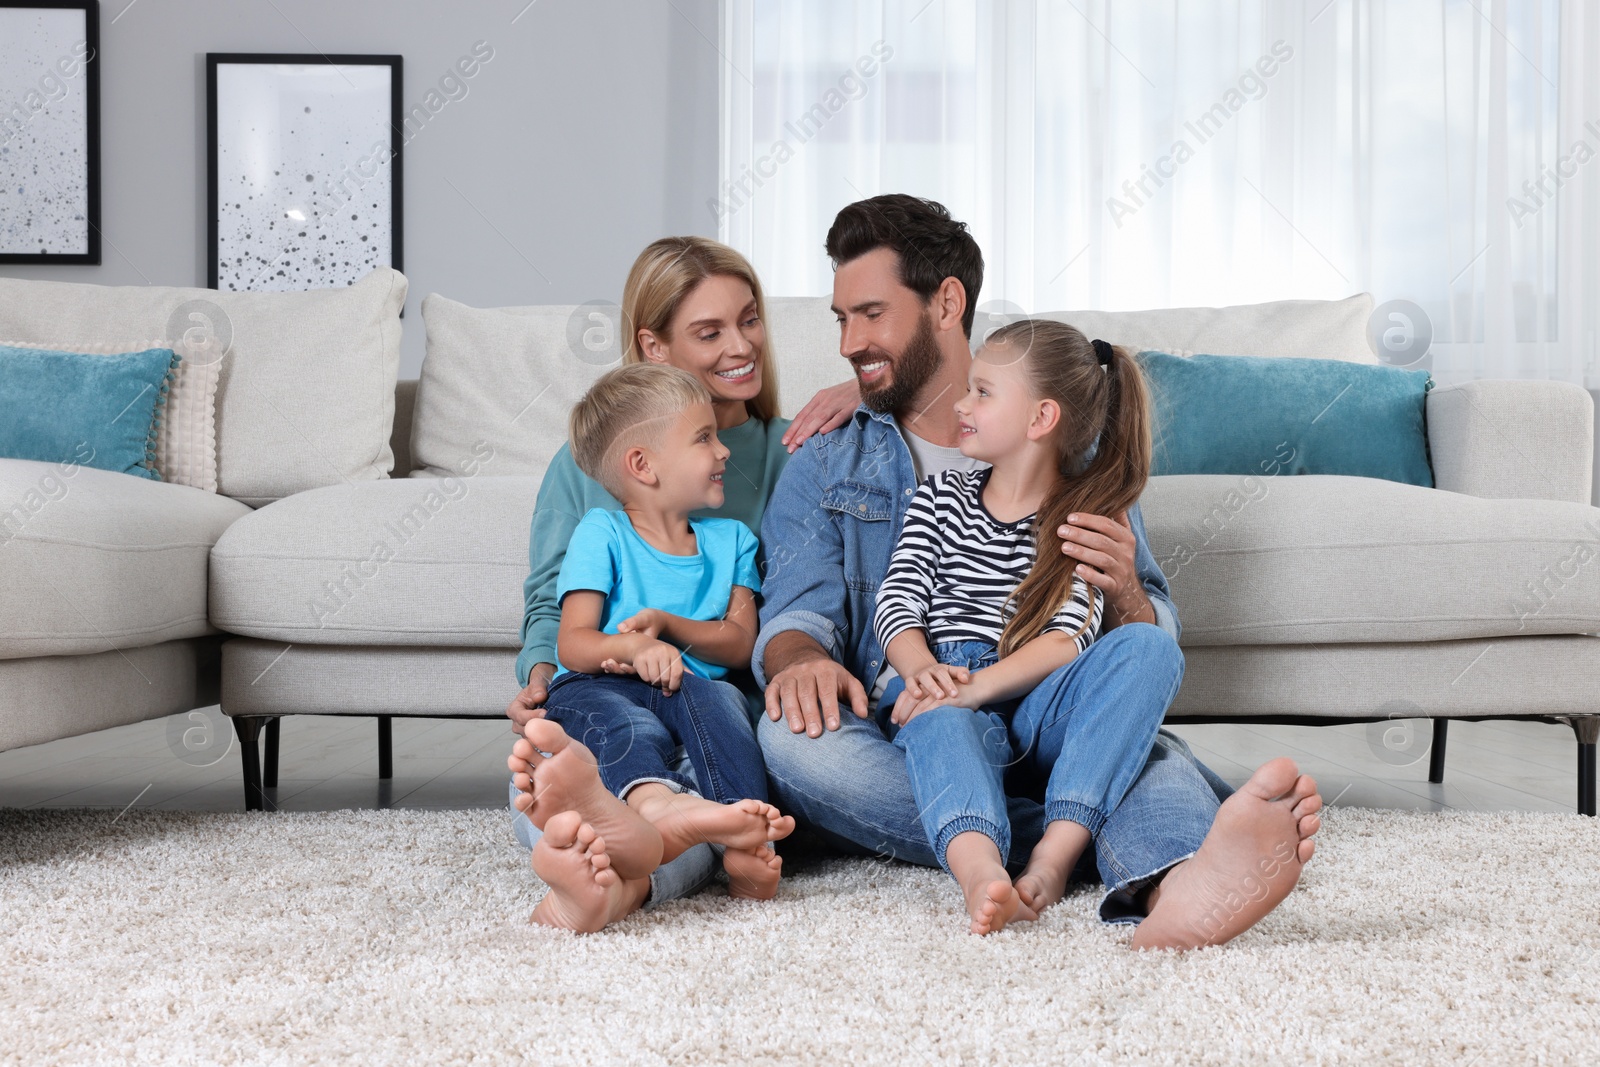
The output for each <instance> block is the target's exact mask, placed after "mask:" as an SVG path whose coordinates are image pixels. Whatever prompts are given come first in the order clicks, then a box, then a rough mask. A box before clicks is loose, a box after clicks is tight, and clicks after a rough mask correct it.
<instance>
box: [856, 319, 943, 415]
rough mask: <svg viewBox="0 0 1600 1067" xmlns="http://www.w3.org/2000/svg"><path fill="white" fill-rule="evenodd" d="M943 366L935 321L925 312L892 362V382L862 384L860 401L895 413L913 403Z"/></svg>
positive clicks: (876, 409) (873, 408) (881, 412)
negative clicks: (870, 385) (873, 387)
mask: <svg viewBox="0 0 1600 1067" xmlns="http://www.w3.org/2000/svg"><path fill="white" fill-rule="evenodd" d="M867 362H871V360H868V361H867ZM942 366H944V356H943V354H942V353H941V352H940V351H939V342H938V341H937V340H935V339H934V335H933V320H932V319H931V318H930V317H929V316H928V315H927V314H923V315H922V316H921V318H920V321H919V323H918V325H917V332H916V333H915V334H913V335H912V337H911V340H910V341H908V342H906V347H905V351H904V352H901V353H900V356H899V358H898V359H895V360H894V361H893V364H892V370H893V375H892V377H890V379H889V384H888V385H885V386H881V387H879V388H875V389H871V390H870V391H869V390H868V389H867V388H866V387H863V388H862V390H861V402H862V403H863V404H865V405H867V407H869V408H871V409H872V410H873V411H876V412H878V413H879V414H891V415H892V414H894V413H895V412H897V411H899V410H900V409H901V408H904V407H906V406H907V405H908V404H910V403H911V400H912V398H913V397H915V396H916V395H917V394H918V393H919V392H921V391H922V387H923V386H925V385H927V384H928V383H929V382H931V381H932V380H933V376H934V375H935V374H938V373H939V368H940V367H942Z"/></svg>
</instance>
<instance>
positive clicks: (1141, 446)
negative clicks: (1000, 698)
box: [986, 319, 1151, 656]
mask: <svg viewBox="0 0 1600 1067" xmlns="http://www.w3.org/2000/svg"><path fill="white" fill-rule="evenodd" d="M986 344H989V345H1005V346H1007V347H1008V348H1009V349H1010V350H1011V352H1013V353H1015V354H1016V356H1017V357H1018V358H1019V359H1023V360H1025V362H1026V367H1027V372H1028V381H1029V385H1030V386H1031V387H1032V392H1033V395H1034V396H1035V397H1037V398H1039V399H1041V400H1045V399H1048V400H1054V401H1055V402H1056V403H1057V404H1059V405H1060V407H1061V421H1060V423H1059V424H1058V426H1057V428H1056V435H1055V439H1056V448H1057V478H1056V482H1055V484H1054V485H1053V486H1051V487H1050V491H1049V492H1048V493H1047V494H1045V498H1044V502H1043V503H1042V504H1040V505H1039V514H1038V517H1037V518H1036V519H1035V520H1034V538H1035V546H1034V562H1033V569H1032V570H1030V571H1029V572H1028V576H1027V577H1026V578H1024V579H1023V580H1022V583H1021V584H1020V585H1018V586H1017V588H1016V590H1015V591H1014V592H1013V593H1012V594H1011V598H1010V599H1009V600H1008V601H1007V602H1006V607H1007V608H1008V609H1009V608H1011V607H1013V606H1015V608H1016V613H1015V614H1014V615H1012V616H1011V617H1010V619H1008V620H1007V622H1006V624H1005V629H1004V631H1003V632H1002V633H1001V635H1000V646H999V650H998V651H999V653H1000V655H1002V656H1009V655H1010V654H1011V653H1013V652H1015V651H1016V650H1017V649H1018V648H1021V647H1022V646H1023V645H1025V644H1027V643H1028V642H1029V641H1031V640H1033V639H1034V638H1035V637H1038V636H1039V635H1040V634H1041V633H1043V632H1044V628H1045V627H1046V626H1048V625H1049V623H1050V620H1051V619H1052V618H1053V617H1054V616H1055V614H1056V612H1057V611H1060V610H1061V605H1063V604H1065V603H1066V602H1067V601H1068V600H1069V599H1071V597H1072V580H1073V574H1074V572H1075V570H1076V568H1077V565H1078V563H1080V562H1081V561H1080V560H1079V559H1077V558H1076V557H1075V556H1069V555H1067V554H1066V553H1064V552H1062V551H1061V549H1060V546H1059V545H1058V544H1057V543H1056V540H1055V536H1056V535H1055V531H1056V529H1057V528H1058V527H1061V526H1064V525H1066V522H1067V516H1068V515H1074V514H1085V515H1109V516H1117V515H1119V514H1121V512H1122V511H1123V510H1124V509H1125V508H1131V507H1133V505H1134V504H1135V503H1137V502H1138V500H1139V495H1140V494H1141V493H1143V492H1144V487H1145V483H1146V482H1148V481H1149V480H1150V450H1151V432H1150V410H1149V403H1150V400H1149V390H1148V388H1147V387H1146V385H1145V380H1144V374H1143V373H1142V372H1141V371H1140V369H1139V363H1138V361H1137V360H1136V359H1135V358H1134V357H1133V354H1132V353H1130V352H1129V351H1128V350H1127V349H1125V348H1122V347H1121V346H1118V345H1110V344H1106V342H1104V341H1099V342H1091V341H1090V340H1089V339H1088V338H1087V337H1085V336H1084V335H1083V333H1082V331H1080V330H1078V329H1077V328H1075V327H1072V326H1068V325H1066V324H1065V323H1061V322H1054V321H1052V320H1049V319H1023V320H1022V321H1020V322H1013V323H1010V324H1009V325H1006V326H1002V327H1001V328H1000V329H998V330H996V331H995V332H994V333H993V334H991V335H990V336H989V339H988V341H987V342H986ZM1098 346H1104V349H1103V350H1104V351H1105V353H1106V356H1107V362H1106V363H1105V365H1104V366H1102V365H1101V363H1100V356H1099V353H1098V352H1097V351H1096V348H1097V347H1098ZM1097 440H1098V441H1099V445H1098V447H1096V449H1095V454H1094V458H1093V459H1092V460H1090V461H1089V463H1088V465H1087V466H1085V467H1084V468H1083V469H1082V470H1078V469H1077V467H1078V465H1079V464H1080V463H1081V461H1082V459H1083V457H1084V456H1085V455H1086V454H1087V453H1088V451H1089V447H1090V446H1091V445H1094V444H1095V442H1096V441H1097ZM1099 595H1100V590H1099V589H1098V588H1097V587H1096V586H1094V585H1090V586H1089V597H1090V600H1089V603H1090V607H1091V609H1092V607H1093V605H1094V598H1095V597H1097V596H1099ZM1090 617H1091V618H1092V617H1093V613H1092V611H1091V615H1090ZM1087 625H1088V624H1087V623H1085V624H1084V627H1079V629H1078V633H1082V632H1083V630H1084V628H1085V627H1086V626H1087ZM1072 636H1074V637H1076V636H1077V634H1074V635H1072Z"/></svg>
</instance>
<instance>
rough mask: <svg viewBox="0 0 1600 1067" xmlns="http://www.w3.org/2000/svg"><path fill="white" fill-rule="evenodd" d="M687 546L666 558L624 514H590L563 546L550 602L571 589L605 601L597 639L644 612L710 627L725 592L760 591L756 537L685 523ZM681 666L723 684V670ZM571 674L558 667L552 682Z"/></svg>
mask: <svg viewBox="0 0 1600 1067" xmlns="http://www.w3.org/2000/svg"><path fill="white" fill-rule="evenodd" d="M689 528H690V529H691V530H693V531H694V537H695V546H696V547H697V548H698V549H699V551H698V552H696V553H695V554H694V555H692V556H670V555H668V554H667V553H665V552H662V551H661V550H659V549H657V548H655V547H653V546H652V545H650V544H649V543H648V542H647V541H645V540H644V538H642V537H640V536H639V535H638V533H636V532H635V531H634V529H633V522H632V520H630V519H629V518H628V513H627V512H625V511H608V510H606V509H605V508H591V509H589V511H588V512H587V513H586V514H585V515H584V516H583V521H581V522H579V523H578V528H577V529H576V530H574V531H573V533H572V540H571V541H570V542H568V544H567V555H566V559H564V560H563V561H562V563H561V574H560V576H559V577H558V578H557V579H556V602H557V603H560V602H561V601H562V600H564V599H566V595H567V594H568V593H570V592H572V591H573V590H574V589H592V590H594V591H595V592H597V593H601V594H603V595H604V596H605V598H606V606H605V610H604V611H603V612H601V615H600V631H601V632H602V633H608V634H614V633H616V632H617V624H618V623H619V622H621V621H622V620H623V619H627V618H630V617H632V616H634V615H637V614H638V613H639V612H641V611H643V610H644V609H645V608H655V609H657V610H658V611H667V612H671V613H672V614H674V615H680V616H682V617H683V618H685V619H693V620H695V621H697V622H713V621H715V620H717V619H721V618H724V617H726V616H727V614H728V598H729V597H731V596H732V595H733V587H734V586H736V585H742V586H744V587H746V588H747V589H750V590H751V591H752V592H757V593H759V592H760V591H761V576H760V575H759V574H757V573H756V547H757V542H756V535H755V534H753V533H751V532H750V527H748V526H746V525H745V524H744V523H742V522H739V521H738V520H737V519H690V520H689ZM683 665H684V667H685V668H686V669H688V670H690V671H692V672H693V673H695V674H698V675H699V676H700V677H702V678H711V679H720V678H723V677H726V676H727V674H728V670H729V669H728V668H727V667H724V666H722V665H720V664H716V663H707V662H705V661H704V660H702V659H699V658H698V657H696V656H694V655H692V654H691V653H688V652H685V653H684V654H683ZM569 673H571V672H570V671H569V670H568V668H567V667H566V665H565V664H563V663H562V662H561V661H560V660H559V659H557V661H556V677H557V678H559V677H561V676H562V675H563V674H569Z"/></svg>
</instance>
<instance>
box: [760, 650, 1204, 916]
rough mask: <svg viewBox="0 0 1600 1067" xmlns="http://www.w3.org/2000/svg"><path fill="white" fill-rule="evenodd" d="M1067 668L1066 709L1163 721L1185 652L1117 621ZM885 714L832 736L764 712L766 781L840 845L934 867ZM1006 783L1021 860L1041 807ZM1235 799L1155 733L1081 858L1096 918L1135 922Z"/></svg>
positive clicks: (883, 705) (1033, 839) (1178, 743)
mask: <svg viewBox="0 0 1600 1067" xmlns="http://www.w3.org/2000/svg"><path fill="white" fill-rule="evenodd" d="M1066 671H1067V674H1066V678H1065V680H1064V683H1063V685H1062V693H1063V695H1064V698H1065V699H1066V700H1067V702H1068V704H1069V705H1085V704H1091V703H1093V704H1103V705H1105V706H1109V707H1113V708H1115V707H1123V708H1135V707H1138V708H1145V707H1150V706H1153V707H1156V708H1159V709H1160V712H1161V713H1163V714H1164V713H1165V711H1166V709H1167V708H1168V707H1169V706H1170V705H1171V703H1172V698H1173V697H1174V696H1175V695H1177V691H1178V685H1179V683H1180V681H1181V680H1182V678H1183V653H1182V652H1180V651H1179V649H1178V643H1177V642H1176V641H1174V640H1173V639H1172V637H1171V635H1170V634H1168V633H1167V632H1166V631H1164V630H1162V629H1161V628H1160V627H1157V626H1152V625H1151V624H1149V623H1141V622H1136V623H1123V624H1122V625H1121V626H1117V627H1114V628H1112V630H1111V631H1110V632H1109V633H1107V634H1105V635H1104V636H1102V637H1100V638H1099V639H1098V640H1096V641H1095V643H1094V644H1092V645H1090V646H1089V648H1088V649H1087V650H1086V651H1085V652H1084V653H1083V655H1081V656H1079V657H1078V658H1077V659H1075V660H1073V661H1072V662H1071V663H1069V664H1068V665H1067V667H1066ZM892 710H893V705H892V704H889V703H888V702H880V705H879V707H878V714H877V719H872V718H868V719H858V718H856V717H855V716H854V715H852V714H851V713H850V712H849V710H848V709H846V710H844V711H843V713H842V714H841V715H840V716H839V718H840V727H839V729H837V730H824V731H823V732H822V736H821V737H807V736H806V735H805V734H796V733H793V732H791V731H790V729H789V726H788V723H786V722H784V721H782V720H781V719H780V720H779V721H777V722H773V721H772V720H771V719H768V718H766V717H765V716H763V717H762V720H761V722H760V724H759V726H758V727H757V733H758V737H759V738H760V741H761V747H762V752H763V754H764V755H765V756H766V759H767V775H768V777H769V778H770V779H771V780H772V785H773V793H774V796H775V797H776V802H777V803H778V805H779V806H780V807H782V808H783V810H784V811H785V812H787V813H789V814H792V815H794V816H796V817H797V818H798V819H799V820H800V821H801V822H802V823H804V824H806V825H809V826H811V827H812V828H814V829H815V830H816V831H817V832H818V833H819V834H820V835H821V836H823V837H825V838H827V839H828V840H829V841H831V842H833V843H834V844H835V845H837V846H839V847H840V848H843V849H845V850H847V851H851V852H854V853H857V854H861V853H865V854H868V855H877V856H881V857H884V858H892V859H899V860H906V861H908V862H911V863H918V864H921V865H922V866H924V867H935V866H938V860H937V859H936V858H935V857H934V854H933V848H932V846H931V845H930V844H929V842H928V835H927V833H926V831H924V829H923V827H922V818H921V813H920V812H919V811H918V809H917V801H916V798H915V797H914V796H913V795H912V792H911V782H910V779H909V777H908V776H907V774H906V757H905V753H903V752H901V751H900V750H899V749H898V748H896V747H895V746H894V744H893V743H891V742H890V741H889V740H888V738H887V737H886V736H885V734H884V729H883V725H882V724H886V723H888V721H889V713H890V712H891V711H892ZM1152 714H1155V713H1152ZM1007 785H1008V786H1012V790H1013V791H1012V792H1011V794H1010V795H1009V796H1008V797H1007V808H1008V812H1009V814H1010V821H1011V836H1012V841H1013V843H1014V844H1015V845H1016V848H1015V849H1014V851H1016V852H1018V853H1019V854H1024V855H1025V854H1026V853H1029V852H1032V851H1033V846H1034V845H1036V844H1038V843H1039V838H1040V837H1041V836H1043V834H1044V807H1043V805H1042V804H1041V803H1039V802H1037V801H1035V800H1033V799H1031V798H1030V797H1028V796H1026V795H1023V791H1022V786H1021V785H1020V784H1017V785H1013V784H1012V783H1011V782H1010V781H1008V782H1007ZM1232 791H1233V790H1232V789H1230V788H1229V787H1228V784H1227V783H1226V782H1224V781H1223V780H1222V779H1220V778H1218V777H1217V776H1216V775H1215V774H1214V773H1212V772H1211V771H1210V770H1209V769H1208V768H1205V767H1203V766H1201V765H1200V764H1199V762H1198V761H1197V760H1195V758H1194V756H1193V754H1192V753H1190V751H1189V747H1188V746H1187V745H1185V744H1184V743H1183V741H1182V740H1181V739H1180V738H1178V737H1176V736H1174V735H1172V734H1169V733H1166V732H1164V731H1163V732H1161V733H1159V734H1157V736H1156V741H1155V744H1154V746H1152V748H1151V750H1150V758H1149V759H1148V760H1147V761H1146V762H1145V765H1144V768H1143V769H1142V770H1141V771H1140V772H1139V775H1138V777H1137V778H1136V779H1135V780H1134V783H1133V786H1132V787H1131V788H1130V789H1129V790H1128V793H1127V795H1126V796H1125V797H1124V798H1123V800H1122V803H1121V804H1119V805H1117V807H1116V809H1115V810H1113V811H1112V812H1111V813H1110V816H1109V817H1108V818H1107V819H1106V821H1105V825H1104V826H1102V827H1101V828H1100V832H1099V834H1097V835H1096V836H1095V838H1094V846H1093V849H1092V852H1093V855H1092V857H1091V856H1090V855H1088V854H1085V857H1084V862H1083V863H1081V864H1080V865H1079V869H1078V872H1075V875H1074V877H1075V878H1081V877H1085V876H1087V877H1093V874H1094V870H1095V867H1098V871H1099V876H1100V880H1101V882H1103V883H1104V885H1105V887H1106V896H1105V898H1104V900H1103V901H1102V902H1101V904H1100V917H1101V918H1102V919H1103V920H1105V921H1107V922H1138V921H1139V919H1140V918H1142V917H1143V915H1142V913H1141V912H1140V911H1139V910H1138V909H1137V908H1136V907H1135V904H1134V900H1135V897H1136V895H1137V892H1138V890H1139V889H1141V888H1142V887H1143V886H1144V885H1145V884H1147V883H1148V882H1149V881H1150V880H1151V879H1152V878H1154V877H1156V876H1157V875H1159V874H1161V873H1162V872H1164V871H1166V870H1167V869H1169V868H1170V867H1172V866H1173V865H1174V864H1176V863H1178V862H1179V861H1181V860H1185V859H1187V858H1189V857H1190V856H1192V855H1194V853H1195V851H1196V850H1197V849H1198V848H1199V847H1200V842H1201V841H1202V840H1204V839H1205V836H1206V833H1207V832H1208V831H1209V830H1210V829H1211V822H1212V820H1213V819H1215V818H1216V814H1217V807H1218V806H1219V805H1220V804H1221V802H1222V800H1223V799H1224V798H1226V797H1227V796H1228V795H1229V794H1230V793H1231V792H1232ZM1013 866H1018V865H1015V864H1014V865H1013ZM1018 873H1020V866H1018Z"/></svg>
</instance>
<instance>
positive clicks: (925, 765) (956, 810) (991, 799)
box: [880, 641, 1164, 871]
mask: <svg viewBox="0 0 1600 1067" xmlns="http://www.w3.org/2000/svg"><path fill="white" fill-rule="evenodd" d="M1090 647H1091V648H1092V647H1093V646H1092V645H1091V646H1090ZM931 651H932V652H933V656H934V658H935V659H937V660H938V661H939V662H940V663H944V664H949V665H952V666H959V667H965V668H967V669H968V670H970V671H973V672H974V673H976V672H978V671H981V670H983V669H985V668H988V667H992V666H993V665H994V664H995V663H997V662H999V655H998V653H997V651H996V649H995V646H994V645H992V644H989V643H988V642H986V641H953V642H945V643H941V644H937V645H935V646H933V648H932V650H931ZM1070 667H1071V664H1070V663H1069V664H1065V665H1063V666H1062V667H1061V668H1060V669H1058V670H1057V671H1055V672H1054V673H1052V674H1051V675H1050V676H1049V677H1047V678H1045V679H1044V680H1043V681H1042V682H1040V683H1039V684H1038V685H1036V686H1035V687H1034V688H1033V690H1032V691H1031V692H1029V693H1028V694H1027V695H1026V696H1023V697H1020V698H1013V699H1011V700H1006V701H1001V702H997V703H995V704H991V705H986V706H984V707H982V708H976V709H974V708H965V707H959V706H955V705H945V706H942V707H937V708H932V709H929V710H928V711H925V712H923V713H922V714H921V715H918V716H917V717H916V718H914V719H912V720H911V721H910V722H908V723H906V724H905V725H904V726H902V727H899V728H898V729H896V728H895V727H894V726H893V725H892V724H890V725H889V726H888V727H886V732H889V736H890V737H891V738H892V740H893V741H894V744H895V747H897V748H899V749H900V750H901V751H903V752H904V753H905V754H906V773H907V775H908V776H909V777H910V779H911V792H912V795H913V796H915V797H916V801H917V808H918V810H919V811H921V813H922V825H923V829H924V830H925V832H926V833H927V836H928V841H929V843H930V844H931V845H932V847H933V855H934V858H935V859H936V860H938V862H939V865H940V866H941V867H943V868H944V869H945V870H946V871H949V870H950V865H949V863H948V862H947V861H946V857H945V851H946V849H947V848H948V847H949V845H950V842H951V841H952V840H953V839H954V838H955V837H956V835H958V834H961V833H966V832H969V831H974V832H977V833H981V834H983V835H984V836H986V837H988V838H989V839H990V840H991V841H993V842H994V843H995V847H996V848H998V849H999V850H1000V860H1001V862H1002V863H1004V862H1006V861H1007V860H1008V858H1009V857H1010V853H1011V820H1010V817H1009V816H1008V814H1007V811H1006V793H1005V781H1006V777H1007V775H1008V774H1012V775H1014V776H1015V777H1017V778H1019V779H1027V778H1031V779H1033V780H1035V781H1038V780H1042V781H1043V782H1044V822H1045V825H1046V826H1048V825H1049V824H1050V823H1052V822H1055V821H1058V820H1061V819H1067V820H1070V821H1072V822H1075V823H1077V824H1078V825H1080V826H1082V827H1084V828H1085V829H1087V830H1088V831H1089V833H1090V834H1096V833H1099V831H1100V829H1101V827H1103V826H1104V825H1105V821H1106V817H1107V816H1108V815H1109V814H1110V813H1111V811H1112V810H1114V809H1115V808H1116V806H1117V805H1118V804H1119V803H1121V802H1122V798H1123V796H1124V795H1125V794H1126V793H1127V791H1128V789H1129V787H1130V786H1132V785H1133V782H1134V779H1135V778H1137V777H1138V776H1139V772H1140V771H1141V770H1142V769H1143V768H1144V765H1145V761H1146V760H1147V759H1148V758H1149V756H1150V747H1151V745H1152V744H1153V743H1154V742H1155V738H1156V731H1157V730H1159V729H1160V727H1161V717H1162V711H1164V709H1156V708H1155V707H1154V705H1153V704H1148V705H1144V706H1138V705H1136V706H1134V707H1131V708H1127V707H1120V706H1114V705H1109V704H1106V703H1103V702H1097V703H1082V704H1074V703H1072V702H1071V700H1070V698H1069V696H1068V690H1067V686H1066V679H1067V675H1068V673H1069V669H1070ZM904 689H905V681H904V679H901V678H896V679H894V680H893V681H892V682H890V684H889V686H888V687H887V688H886V689H885V690H884V693H883V697H882V699H881V701H880V709H881V708H882V707H885V706H887V707H888V708H889V709H890V710H893V708H894V701H895V698H896V697H898V696H899V695H900V693H901V692H903V691H904ZM1020 858H1022V857H1019V859H1020Z"/></svg>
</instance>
